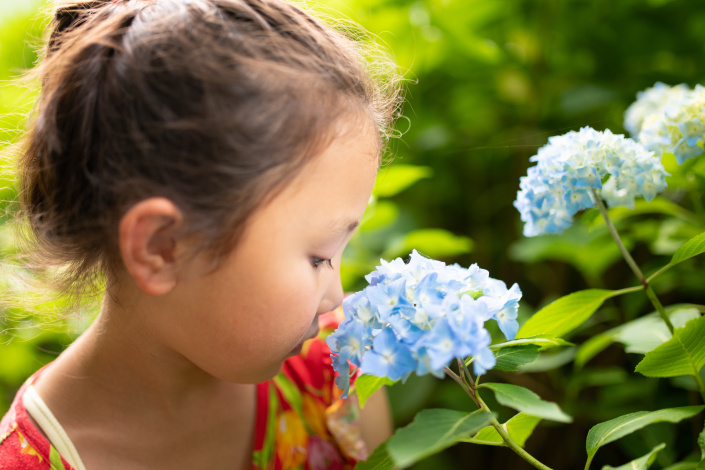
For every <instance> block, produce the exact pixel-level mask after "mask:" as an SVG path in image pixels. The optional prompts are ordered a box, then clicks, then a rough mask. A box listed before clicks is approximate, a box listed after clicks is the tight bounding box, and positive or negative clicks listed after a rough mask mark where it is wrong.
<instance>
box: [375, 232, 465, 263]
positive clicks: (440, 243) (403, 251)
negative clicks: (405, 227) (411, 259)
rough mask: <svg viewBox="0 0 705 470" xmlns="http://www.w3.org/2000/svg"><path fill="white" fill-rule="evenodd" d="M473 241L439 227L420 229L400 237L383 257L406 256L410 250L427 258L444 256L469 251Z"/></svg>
mask: <svg viewBox="0 0 705 470" xmlns="http://www.w3.org/2000/svg"><path fill="white" fill-rule="evenodd" d="M472 247H473V242H472V240H471V239H469V238H468V237H463V236H458V235H455V234H453V233H452V232H449V231H448V230H443V229H440V228H429V229H420V230H414V231H412V232H409V233H408V234H406V235H404V236H402V237H400V238H399V239H397V240H396V241H395V242H393V243H392V244H391V246H390V247H389V248H388V249H387V250H386V251H385V252H384V254H383V255H382V257H383V258H394V257H396V256H407V255H408V254H409V253H410V252H411V250H413V249H416V250H418V252H419V253H421V254H422V255H424V256H427V257H429V258H446V257H448V256H456V255H461V254H464V253H469V252H470V251H471V250H472Z"/></svg>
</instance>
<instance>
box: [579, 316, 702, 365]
mask: <svg viewBox="0 0 705 470" xmlns="http://www.w3.org/2000/svg"><path fill="white" fill-rule="evenodd" d="M666 313H668V316H669V318H670V319H671V323H673V326H675V327H676V328H680V327H682V326H683V325H685V324H686V323H688V322H689V321H690V320H693V319H695V318H698V317H699V316H700V313H699V311H698V309H697V308H695V307H693V306H691V305H690V304H679V305H672V306H670V307H668V308H667V309H666ZM669 339H671V332H670V331H668V327H667V326H666V324H665V323H664V322H663V320H662V319H661V317H660V316H659V315H658V313H656V312H652V313H650V314H648V315H644V316H643V317H640V318H637V319H636V320H632V321H630V322H627V323H625V324H623V325H620V326H618V327H616V328H612V329H611V330H607V331H605V332H603V333H600V334H599V335H595V336H593V337H591V338H590V339H588V340H587V341H585V342H584V343H583V344H581V345H580V347H579V348H578V352H577V354H576V355H575V366H576V367H578V368H580V367H583V366H584V365H585V364H586V363H587V362H588V361H589V360H590V359H592V358H593V357H595V356H596V355H597V354H599V353H600V352H601V351H603V350H604V349H605V348H607V347H608V346H609V345H610V344H612V343H614V342H620V343H622V344H624V349H625V351H626V352H628V353H635V354H646V353H647V352H649V351H651V350H653V349H655V348H656V347H658V346H660V345H661V344H663V343H664V342H665V341H668V340H669Z"/></svg>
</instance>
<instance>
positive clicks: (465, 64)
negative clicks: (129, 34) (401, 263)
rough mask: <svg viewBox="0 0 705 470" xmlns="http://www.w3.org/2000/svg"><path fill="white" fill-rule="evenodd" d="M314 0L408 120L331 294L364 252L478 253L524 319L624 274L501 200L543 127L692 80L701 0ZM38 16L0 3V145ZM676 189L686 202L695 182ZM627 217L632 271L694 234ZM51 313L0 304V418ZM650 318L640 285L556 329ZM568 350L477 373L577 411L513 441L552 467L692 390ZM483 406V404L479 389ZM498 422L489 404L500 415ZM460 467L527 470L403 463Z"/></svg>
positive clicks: (648, 434) (48, 349)
mask: <svg viewBox="0 0 705 470" xmlns="http://www.w3.org/2000/svg"><path fill="white" fill-rule="evenodd" d="M157 1H158V0H157ZM321 3H323V4H324V5H325V6H327V7H328V8H332V9H333V10H336V11H339V12H340V14H342V15H344V16H347V17H349V18H351V19H353V20H355V21H357V22H359V23H361V24H362V25H363V26H365V27H366V28H367V29H369V30H370V31H371V32H373V33H374V34H376V35H377V37H378V40H379V41H380V42H381V43H383V44H385V45H386V46H387V47H388V48H389V49H390V50H391V51H392V52H393V54H394V56H395V59H396V61H397V62H398V64H399V66H400V68H401V70H402V71H403V72H404V74H405V76H406V78H407V79H408V82H407V104H406V105H405V108H404V115H405V116H406V119H402V120H400V121H399V123H398V127H399V129H400V130H401V131H402V132H403V133H404V135H403V137H402V138H401V139H398V140H396V141H394V142H393V143H392V153H393V154H394V162H393V163H392V164H391V165H390V166H389V167H388V168H385V169H384V170H382V172H381V174H380V177H379V180H378V185H377V188H376V190H375V194H376V196H377V200H376V201H375V202H374V203H373V204H372V205H371V207H370V209H369V211H368V216H367V218H366V222H365V223H364V224H363V226H362V227H361V230H360V233H359V234H358V235H356V237H355V239H354V240H353V241H352V242H351V245H350V247H349V249H348V251H347V252H346V255H345V257H346V265H345V270H344V272H343V280H344V284H345V287H346V289H347V290H354V289H357V288H360V287H361V286H362V285H363V284H362V282H363V281H362V275H363V274H365V273H367V272H369V271H370V270H371V269H373V268H374V265H375V263H376V262H377V261H378V260H379V257H380V256H385V257H387V258H390V257H395V256H406V255H408V253H409V251H410V250H411V248H414V247H416V248H418V249H419V251H421V252H423V253H425V254H427V255H429V256H432V257H436V258H440V259H443V260H445V261H448V262H459V263H461V264H462V265H469V264H471V263H478V264H479V265H480V266H481V267H482V268H484V269H488V270H489V271H490V274H491V275H492V277H495V278H498V279H502V280H504V281H505V282H507V284H511V283H514V282H518V283H519V285H520V286H521V288H522V290H523V292H524V300H523V305H522V309H521V317H520V318H524V319H525V318H526V317H527V316H528V315H530V314H531V313H532V312H533V311H535V310H536V309H537V308H539V307H541V306H543V305H545V304H546V303H548V302H550V301H551V300H553V299H555V298H557V297H560V296H562V295H565V294H567V293H569V292H571V291H574V290H578V289H584V288H587V287H606V288H615V289H616V288H621V287H626V286H630V285H634V284H635V283H636V280H635V279H634V278H633V276H632V275H631V273H630V271H629V270H628V268H627V266H626V265H625V264H624V262H622V261H621V259H620V258H619V253H618V252H617V249H616V247H614V246H613V243H612V242H611V240H610V239H609V236H608V234H607V232H606V230H605V229H604V226H599V225H598V226H597V227H595V226H594V225H595V224H592V223H591V222H592V220H593V219H594V215H593V214H592V211H588V212H587V213H586V214H584V216H583V217H582V219H581V221H580V222H579V223H576V225H575V226H574V227H572V228H571V229H570V230H568V231H567V232H566V233H565V234H564V235H563V236H561V237H558V236H545V237H538V238H534V239H526V238H524V237H522V235H521V229H522V224H521V221H520V220H519V214H518V212H517V211H516V210H515V209H514V207H513V206H512V202H513V200H514V199H515V197H516V191H517V190H518V185H519V177H520V176H522V175H524V174H526V169H527V167H528V166H529V161H528V159H529V157H530V156H532V155H534V154H535V153H536V151H537V149H538V148H539V147H540V146H542V145H544V144H545V143H546V142H547V139H548V137H550V136H552V135H556V134H563V133H565V132H567V131H569V130H577V129H579V128H580V127H582V126H586V125H589V126H592V127H594V128H596V129H598V130H603V129H607V128H609V129H611V130H612V131H613V132H615V133H624V129H623V128H622V115H623V112H624V110H625V109H626V107H627V106H628V105H629V104H630V103H631V102H632V101H633V100H634V99H635V94H636V92H637V91H640V90H642V89H645V88H647V87H649V86H652V85H653V84H654V83H655V82H656V81H662V82H665V83H668V84H677V83H681V82H684V83H687V84H689V85H690V86H694V85H695V84H697V83H705V2H701V1H694V0H673V1H669V0H648V1H646V0H619V1H614V0H590V1H588V0H585V1H578V0H574V1H569V0H563V1H561V0H425V1H407V0H345V1H343V0H327V1H323V2H321ZM40 9H41V7H40V6H39V5H38V4H37V3H36V2H30V1H18V0H0V142H1V143H2V144H1V145H8V144H9V143H11V142H13V141H15V140H16V139H17V137H18V135H19V134H20V132H21V129H22V126H23V123H24V121H25V119H26V115H27V113H28V112H29V110H30V107H31V102H32V96H33V92H32V91H31V90H28V89H27V88H26V87H24V86H22V85H20V84H19V83H17V82H16V81H15V80H14V77H16V76H17V75H18V74H20V73H21V72H22V71H23V70H25V69H26V68H28V67H31V66H32V64H33V63H34V62H35V61H36V57H37V55H36V53H35V49H36V48H37V47H38V46H39V44H40V40H39V38H40V36H41V31H42V28H43V25H44V24H45V22H46V16H45V15H43V14H41V13H38V12H39V11H40ZM4 163H7V164H9V166H8V165H2V166H1V167H0V171H2V173H0V200H3V201H5V202H2V203H0V204H2V210H0V214H3V213H4V212H5V210H6V208H7V207H8V206H7V202H6V201H11V200H13V199H14V197H15V191H14V183H13V176H12V171H11V169H8V168H11V162H7V161H6V162H4ZM689 194H690V196H692V194H696V197H699V198H700V200H701V201H702V192H701V191H699V189H698V188H693V191H690V193H689ZM668 197H669V198H670V199H671V200H675V201H678V202H680V203H682V205H684V206H686V207H690V206H692V205H694V203H693V202H692V201H691V200H690V199H688V197H689V195H688V194H686V191H678V190H673V191H671V192H670V193H669V194H668ZM695 205H697V204H695ZM10 207H11V206H10ZM671 215H672V214H671ZM634 217H636V219H635V221H633V222H632V223H630V225H629V226H628V227H625V229H624V232H623V235H624V238H625V244H626V245H627V246H628V247H630V248H631V249H632V251H633V253H634V255H635V257H636V259H637V261H638V262H639V263H640V264H641V265H642V266H643V267H644V268H645V271H646V272H647V274H649V273H650V272H653V270H655V268H656V267H658V266H660V265H661V264H664V263H665V262H666V261H667V260H668V256H669V255H670V254H671V253H673V251H674V250H675V249H676V248H677V247H678V245H679V243H681V242H682V241H683V240H685V239H687V238H689V237H690V236H692V235H694V234H695V232H694V230H695V229H694V228H693V224H692V223H689V222H688V221H687V220H681V219H683V218H678V217H668V218H666V217H665V216H659V215H656V216H654V215H636V216H634ZM7 220H8V217H6V216H0V260H2V259H3V257H4V258H5V259H8V257H9V256H10V255H12V253H13V250H14V245H13V243H12V240H11V236H10V232H9V231H8V230H7V226H8V224H7V222H6V221H7ZM701 230H702V229H701ZM6 268H7V267H6ZM684 270H685V271H684ZM9 271H10V269H9V268H7V269H5V270H4V271H3V272H0V288H2V289H4V290H5V292H12V295H23V293H22V290H21V288H19V287H17V285H16V283H15V282H14V281H13V277H12V275H9V274H8V273H9ZM684 272H685V274H684ZM704 281H705V277H704V276H703V274H702V262H701V261H698V260H695V261H694V262H692V263H689V264H688V265H687V266H685V267H684V268H683V270H681V271H680V274H679V275H678V277H677V278H676V277H675V275H674V274H671V273H670V272H669V273H667V274H666V275H664V276H663V277H662V278H661V279H660V280H659V283H658V285H656V286H655V288H656V290H657V292H658V293H659V295H660V296H661V297H662V300H664V303H666V304H667V303H673V302H676V301H678V302H690V303H699V304H705V289H703V285H704V284H705V282H704ZM676 289H677V290H678V294H677V296H676ZM1 295H3V294H1V293H0V296H1ZM6 295H10V294H6ZM27 295H29V294H27ZM0 298H1V297H0ZM59 308H60V305H57V304H56V303H48V304H46V305H45V308H44V310H45V312H46V314H47V317H43V319H39V320H38V319H35V318H33V317H28V316H26V315H23V314H22V311H20V310H18V309H16V308H6V309H4V310H0V414H2V413H4V411H5V410H6V409H7V407H8V406H9V403H10V402H11V400H12V397H13V395H14V393H15V391H16V389H17V388H18V386H19V385H20V384H21V382H22V381H23V380H24V378H26V377H27V376H28V375H29V374H31V373H32V372H34V371H35V370H36V369H38V368H39V367H40V366H41V365H42V364H44V363H46V362H47V361H49V360H51V359H52V357H55V355H56V354H58V352H60V351H61V350H62V349H63V348H64V347H66V345H68V344H69V343H70V341H71V340H72V338H74V337H75V335H76V334H77V332H78V331H80V330H81V328H82V326H81V325H82V324H85V323H86V319H85V318H84V319H83V320H82V319H80V318H79V319H78V320H76V319H71V320H57V321H55V322H50V324H51V325H53V326H47V324H46V319H47V318H51V315H52V313H54V312H55V311H57V310H58V309H59ZM649 311H650V310H649V308H648V306H647V305H646V298H645V297H644V296H643V295H639V294H632V295H628V296H625V297H622V298H620V299H618V300H616V301H613V302H611V303H608V304H607V305H606V306H605V307H604V308H603V309H602V310H601V311H600V312H599V313H598V314H597V315H596V316H595V317H594V318H593V319H592V320H591V321H590V322H588V323H587V324H586V325H584V327H583V328H581V329H580V330H579V331H577V332H576V333H574V334H573V336H572V337H571V338H569V339H570V340H571V341H573V342H575V343H576V344H581V343H583V342H584V341H586V340H587V339H589V338H590V337H593V336H594V335H595V334H597V333H599V332H602V331H604V330H606V329H608V328H610V327H612V326H614V325H616V324H618V323H619V322H622V321H624V320H627V319H630V318H634V317H636V316H640V315H643V314H645V313H648V312H649ZM87 316H88V315H87ZM574 355H575V349H574V348H573V349H568V350H566V351H563V352H561V353H559V354H553V355H547V356H544V357H542V358H541V359H540V360H539V361H538V362H537V363H535V364H533V365H532V367H533V370H532V371H525V373H523V374H516V373H513V374H507V373H502V372H491V373H490V374H488V376H487V378H486V381H498V382H500V381H501V382H510V383H517V384H519V385H523V386H526V387H528V388H530V389H532V390H534V391H535V392H536V393H538V394H539V395H541V397H542V398H544V399H548V400H554V401H557V402H558V403H560V405H561V406H562V407H563V409H564V410H566V411H567V412H568V413H570V414H572V415H573V416H575V418H576V421H575V423H574V424H573V425H570V426H564V425H560V426H558V425H554V424H550V423H548V424H546V423H545V422H544V423H542V425H540V426H539V428H538V429H537V431H536V432H535V434H534V436H532V437H531V438H530V439H529V441H528V443H527V449H528V450H529V452H531V453H532V454H533V455H535V456H536V457H537V458H538V459H539V460H541V461H543V462H544V463H546V464H547V465H549V466H551V467H553V468H557V469H567V468H579V467H582V462H583V461H584V456H585V447H584V439H585V435H586V434H587V430H588V429H589V428H590V427H591V426H592V425H593V424H595V423H596V422H599V421H602V420H606V419H609V418H612V417H615V416H618V415H620V414H624V413H627V412H630V411H637V410H653V409H657V408H661V407H665V406H668V405H669V404H671V403H672V404H673V406H678V405H683V404H686V403H688V402H689V401H693V400H696V398H695V395H693V392H691V391H689V384H687V383H682V381H681V382H679V381H677V380H672V381H665V380H662V381H655V380H647V379H645V378H643V377H641V376H636V375H634V374H633V372H632V371H633V369H634V365H635V364H636V362H638V359H639V358H638V357H636V356H635V355H631V354H627V353H625V352H624V351H623V349H622V348H618V347H613V346H610V347H609V348H607V349H606V350H605V351H603V352H602V353H600V354H599V355H598V356H597V357H595V358H594V359H593V360H592V361H590V362H589V363H588V364H586V365H584V366H582V367H577V366H575V365H573V364H572V363H571V364H569V363H570V362H571V360H572V359H573V357H574ZM562 364H565V365H563V366H561V365H562ZM556 366H559V367H558V368H557V369H556V368H554V367H556ZM544 369H552V370H548V371H547V370H544ZM390 395H391V398H392V405H393V409H394V413H395V421H396V424H397V425H404V424H406V423H408V422H409V421H410V420H411V418H412V417H413V415H414V414H415V413H416V411H418V410H419V409H420V408H423V407H447V408H454V409H462V410H471V409H473V405H472V404H471V403H470V401H469V400H468V399H467V397H465V396H464V395H463V392H462V391H461V390H460V389H459V388H458V387H457V386H455V385H453V384H451V383H446V382H440V381H437V380H436V379H434V378H429V377H424V378H414V377H412V378H411V379H410V380H409V382H408V383H407V384H406V385H395V386H394V387H392V389H391V390H390ZM487 399H488V402H489V403H490V405H491V404H492V400H491V397H489V396H488V397H487ZM510 415H511V413H509V412H504V411H500V418H501V420H505V419H506V418H508V417H509V416H510ZM689 426H690V424H689V423H683V424H682V425H681V428H678V429H677V430H676V429H674V427H673V426H672V425H664V426H661V425H655V426H651V427H649V428H646V429H645V430H643V431H640V432H639V433H637V434H634V435H632V436H630V437H628V438H625V439H623V440H621V441H620V442H619V443H616V444H614V445H611V446H609V447H607V448H605V449H604V450H602V451H601V453H600V454H599V455H598V457H597V458H596V461H595V462H594V468H598V466H599V465H602V464H603V463H610V464H613V465H615V464H619V463H623V462H626V461H628V460H631V459H632V458H635V457H637V456H640V455H643V454H644V453H646V452H647V451H648V450H649V449H651V447H653V445H655V444H657V443H659V442H667V443H669V444H671V445H669V448H668V450H667V451H664V452H662V453H661V454H659V461H658V462H657V464H656V467H655V468H659V465H661V467H664V466H666V465H667V464H668V463H669V462H673V461H677V459H682V458H684V457H686V455H687V453H688V452H689V449H691V448H692V447H693V444H694V440H695V436H696V435H697V433H698V432H699V431H700V429H690V428H689ZM676 436H678V438H677V437H676ZM674 441H675V442H674ZM461 466H462V467H472V468H483V469H506V468H528V466H527V464H526V463H525V462H523V461H522V460H520V459H519V458H518V457H516V456H515V455H514V454H513V453H511V452H510V451H508V450H506V449H501V448H487V447H473V446H471V445H469V444H468V445H461V446H456V447H455V448H452V449H450V450H448V451H446V452H444V453H442V454H439V455H437V456H435V457H433V458H431V459H428V460H427V461H424V462H421V463H419V464H417V465H416V466H415V467H414V468H417V469H426V468H429V469H431V468H432V469H437V468H460V467H461Z"/></svg>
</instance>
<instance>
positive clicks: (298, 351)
mask: <svg viewBox="0 0 705 470" xmlns="http://www.w3.org/2000/svg"><path fill="white" fill-rule="evenodd" d="M303 347H304V343H303V341H302V342H301V343H299V344H297V345H296V346H295V347H294V349H292V350H291V352H289V354H287V355H286V357H294V356H298V355H299V354H301V351H302V350H303Z"/></svg>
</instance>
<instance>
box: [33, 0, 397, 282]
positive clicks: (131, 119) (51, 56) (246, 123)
mask: <svg viewBox="0 0 705 470" xmlns="http://www.w3.org/2000/svg"><path fill="white" fill-rule="evenodd" d="M371 44H372V46H370V45H371ZM36 74H37V76H38V77H39V78H40V80H41V84H42V90H41V94H40V97H39V100H38V102H37V105H36V109H35V111H34V115H33V119H32V120H31V123H30V128H29V130H28V132H27V134H26V136H25V141H24V142H25V143H24V147H23V155H22V156H21V158H20V161H19V164H20V165H19V177H20V203H21V209H22V213H23V214H24V216H25V217H26V219H25V220H27V221H28V224H29V227H30V228H31V233H32V237H33V239H34V242H33V245H34V248H33V252H34V253H35V254H36V255H37V256H38V258H39V259H41V260H42V263H43V266H48V265H54V266H62V270H61V272H62V273H63V274H62V275H61V279H59V283H60V287H61V289H62V290H63V291H64V292H72V293H74V294H85V293H88V292H90V291H91V290H92V288H93V287H95V286H96V280H98V279H100V278H101V275H102V274H103V273H114V272H116V270H118V269H119V268H120V266H121V262H120V257H119V252H118V243H117V227H118V224H119V221H120V218H121V217H122V215H123V214H124V212H125V211H126V210H127V209H128V208H129V207H130V206H131V205H132V204H134V203H136V202H138V201H139V200H142V199H145V198H148V197H153V196H164V197H167V198H169V199H170V200H172V201H173V202H174V203H176V204H177V205H178V206H179V207H180V209H181V210H182V211H183V212H184V214H185V216H186V221H187V226H188V227H187V230H188V232H187V233H185V234H184V235H190V234H197V235H199V237H200V238H201V239H202V240H203V243H202V247H201V250H205V251H207V252H208V253H209V254H210V255H212V256H213V259H214V260H216V261H217V258H218V257H219V256H222V255H223V254H225V253H227V252H228V251H229V250H230V249H232V247H233V245H234V243H235V242H236V240H237V237H238V235H239V234H240V231H241V230H242V228H243V225H244V222H245V221H246V219H247V218H248V216H249V215H250V214H251V213H252V211H253V210H254V209H255V208H256V207H257V206H258V205H259V204H261V203H262V202H263V201H264V200H265V198H267V197H268V196H270V195H271V194H272V193H273V191H276V190H277V189H278V188H281V186H282V185H283V184H285V183H286V182H287V181H290V180H291V178H292V177H293V175H295V174H296V172H297V171H300V169H301V168H302V166H303V164H304V162H306V161H307V159H308V158H310V157H311V156H312V155H315V154H316V153H317V152H318V151H320V150H322V146H323V145H325V143H326V142H328V141H330V139H331V138H333V137H334V135H333V132H335V130H334V123H340V122H341V121H344V120H346V119H348V120H351V122H356V121H357V122H358V124H359V121H360V116H365V117H367V118H368V119H369V121H371V122H372V123H374V125H375V126H376V128H377V129H378V130H379V132H380V136H381V137H380V144H381V145H380V148H382V147H384V144H385V143H386V141H387V139H388V137H389V136H390V135H391V133H392V122H393V118H394V116H395V115H396V113H398V110H399V106H400V100H401V98H400V91H399V90H400V88H399V79H398V76H397V74H396V70H395V68H394V66H393V65H392V63H391V62H390V61H389V60H388V59H386V58H385V55H384V54H383V53H380V50H379V48H377V47H376V46H374V43H373V42H371V41H369V38H367V36H366V35H365V34H363V33H360V32H359V31H358V32H355V31H354V29H351V28H350V27H349V25H345V27H344V28H342V30H341V28H334V27H331V26H329V25H326V24H325V23H323V22H322V21H321V20H318V19H315V18H314V17H313V16H311V15H310V14H308V13H307V12H305V11H304V10H302V9H301V8H299V7H297V6H295V5H292V4H290V3H287V2H285V1H283V0H127V1H125V0H117V1H113V2H110V3H108V2H104V1H95V2H88V3H80V4H72V5H66V6H62V7H59V8H57V10H56V12H55V17H54V20H53V21H52V23H51V24H50V26H49V41H48V44H47V48H46V52H45V57H44V59H43V61H42V63H41V64H40V66H39V68H38V69H37V70H36Z"/></svg>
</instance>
